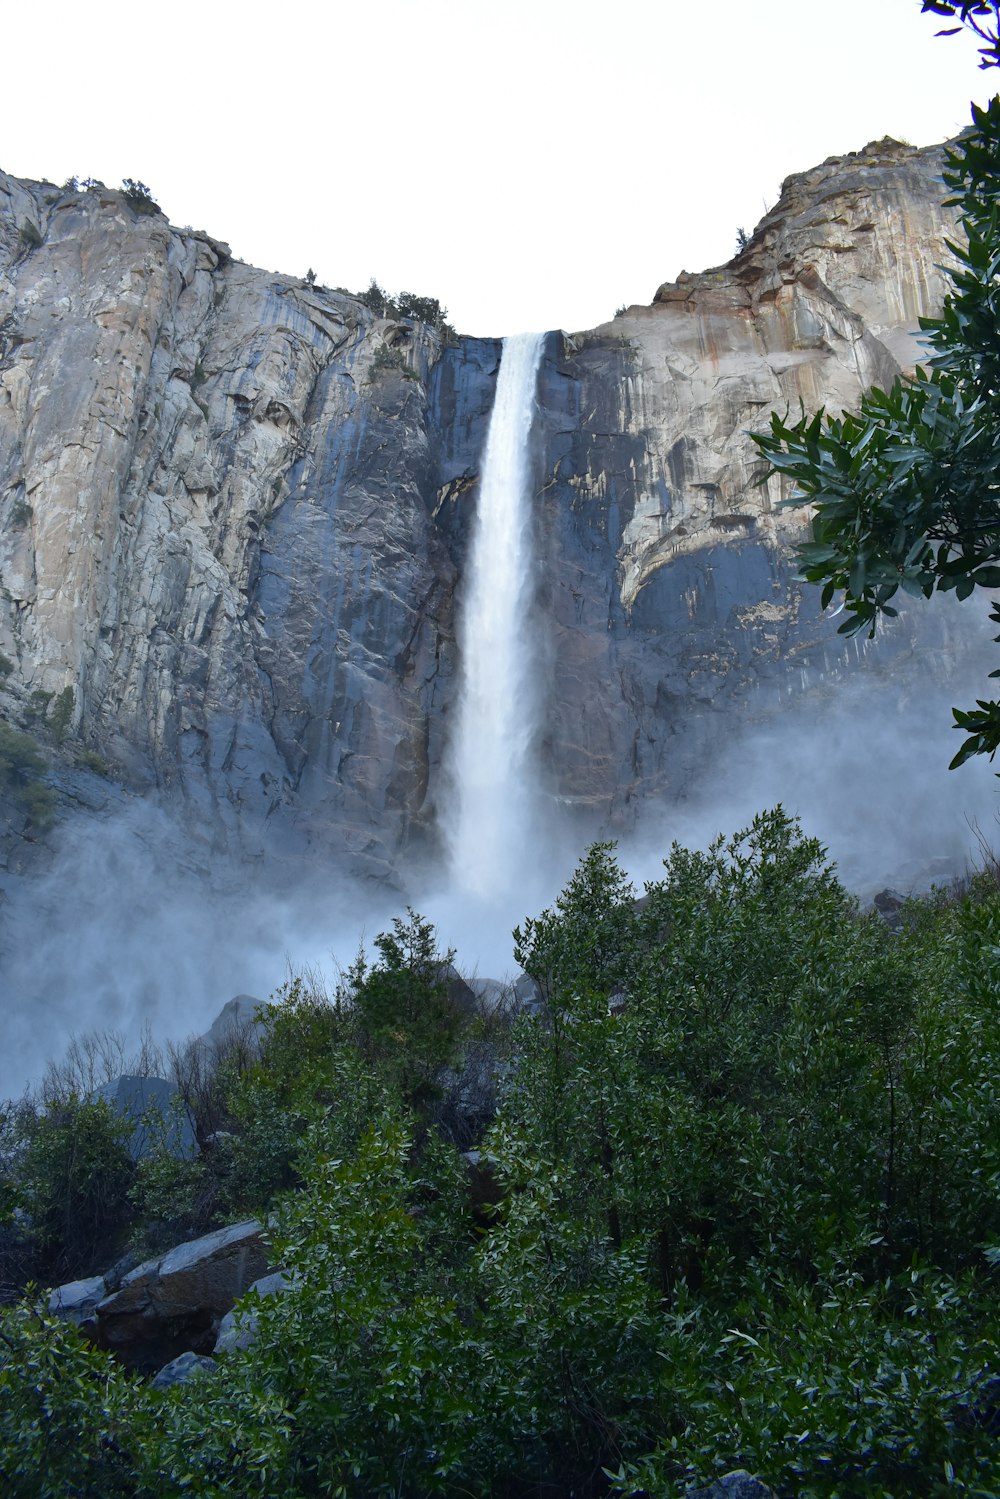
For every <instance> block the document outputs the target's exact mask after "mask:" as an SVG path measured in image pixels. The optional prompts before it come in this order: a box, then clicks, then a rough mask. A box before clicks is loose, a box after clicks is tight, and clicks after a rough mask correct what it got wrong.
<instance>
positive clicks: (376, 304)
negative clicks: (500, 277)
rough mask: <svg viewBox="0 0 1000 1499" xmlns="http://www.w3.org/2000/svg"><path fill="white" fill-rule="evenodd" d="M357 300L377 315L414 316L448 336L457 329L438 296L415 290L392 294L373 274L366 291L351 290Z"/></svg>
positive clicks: (388, 316) (416, 320)
mask: <svg viewBox="0 0 1000 1499" xmlns="http://www.w3.org/2000/svg"><path fill="white" fill-rule="evenodd" d="M349 295H351V296H353V297H354V299H355V301H358V302H361V303H363V304H364V306H365V307H367V308H368V309H369V311H370V312H374V314H375V316H376V317H387V318H412V319H413V320H414V321H415V322H418V323H427V324H428V325H429V326H430V327H431V328H437V329H438V330H439V331H440V332H442V333H444V334H445V335H446V336H450V337H452V338H453V337H454V336H455V330H454V328H452V326H451V324H450V323H449V322H448V309H447V307H442V306H441V303H440V302H439V301H438V299H437V297H418V296H416V295H415V294H414V293H413V292H409V291H401V292H399V293H397V295H396V296H390V294H389V293H388V292H387V291H386V290H385V288H384V287H382V286H379V284H378V282H377V281H376V280H375V277H374V276H373V277H372V279H371V281H370V282H369V284H368V288H367V290H365V291H356V292H351V293H349Z"/></svg>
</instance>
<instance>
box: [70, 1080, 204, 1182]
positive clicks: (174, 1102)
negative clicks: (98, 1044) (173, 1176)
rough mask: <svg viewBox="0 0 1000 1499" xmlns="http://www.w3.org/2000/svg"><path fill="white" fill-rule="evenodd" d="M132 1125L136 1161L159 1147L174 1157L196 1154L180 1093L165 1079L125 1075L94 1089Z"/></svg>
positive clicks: (132, 1149)
mask: <svg viewBox="0 0 1000 1499" xmlns="http://www.w3.org/2000/svg"><path fill="white" fill-rule="evenodd" d="M94 1096H95V1098H103V1099H104V1100H105V1102H106V1103H109V1104H111V1106H112V1108H114V1109H115V1110H117V1112H118V1113H119V1114H121V1116H122V1117H123V1118H124V1119H127V1120H128V1121H129V1122H130V1123H131V1125H132V1136H131V1139H130V1140H129V1145H128V1148H129V1154H130V1155H131V1157H132V1159H133V1160H134V1161H141V1160H142V1159H143V1157H144V1156H147V1155H149V1154H150V1153H151V1152H152V1151H154V1150H156V1149H158V1148H159V1147H160V1146H163V1147H165V1148H166V1149H167V1150H169V1152H170V1153H171V1155H174V1156H177V1157H178V1158H179V1159H181V1160H187V1159H188V1158H189V1157H190V1156H192V1155H194V1154H195V1152H196V1151H197V1148H198V1146H197V1143H196V1141H195V1137H194V1130H193V1129H192V1128H191V1121H190V1119H189V1118H188V1116H187V1114H186V1112H185V1111H184V1109H183V1107H182V1106H181V1102H180V1099H179V1098H178V1097H177V1090H176V1088H175V1087H174V1085H173V1083H168V1082H167V1080H166V1078H165V1077H132V1076H129V1075H127V1074H126V1075H123V1076H122V1077H116V1078H113V1079H112V1081H111V1082H109V1083H103V1084H102V1085H101V1087H99V1088H96V1089H95V1090H94Z"/></svg>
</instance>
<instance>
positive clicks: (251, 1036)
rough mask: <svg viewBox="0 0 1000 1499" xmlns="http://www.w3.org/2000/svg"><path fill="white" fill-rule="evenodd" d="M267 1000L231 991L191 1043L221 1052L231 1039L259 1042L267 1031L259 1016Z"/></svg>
mask: <svg viewBox="0 0 1000 1499" xmlns="http://www.w3.org/2000/svg"><path fill="white" fill-rule="evenodd" d="M266 1004H267V1001H266V1000H264V999H257V998H255V996H254V995H252V994H236V995H234V996H233V998H232V999H230V1000H228V1001H227V1002H226V1004H224V1005H223V1006H222V1009H221V1010H220V1011H219V1013H218V1015H216V1017H215V1019H214V1020H213V1021H212V1024H211V1025H210V1026H209V1028H208V1030H207V1031H206V1032H205V1034H204V1035H203V1036H199V1037H198V1040H197V1041H196V1042H195V1043H194V1044H195V1045H196V1046H204V1047H206V1048H207V1049H208V1050H209V1051H210V1052H211V1053H212V1055H213V1056H221V1055H222V1053H223V1052H224V1051H225V1050H226V1049H227V1047H228V1046H230V1045H231V1044H232V1043H233V1042H234V1041H242V1040H247V1041H249V1042H250V1043H251V1045H253V1046H254V1047H256V1046H258V1045H259V1044H260V1039H261V1037H262V1036H263V1035H264V1034H265V1032H266V1031H267V1025H266V1023H265V1022H264V1021H263V1020H261V1019H260V1018H259V1016H260V1012H261V1010H262V1009H263V1008H264V1007H265V1005H266Z"/></svg>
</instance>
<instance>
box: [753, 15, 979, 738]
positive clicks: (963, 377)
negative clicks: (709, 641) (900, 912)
mask: <svg viewBox="0 0 1000 1499" xmlns="http://www.w3.org/2000/svg"><path fill="white" fill-rule="evenodd" d="M922 9H923V10H924V11H925V12H931V13H933V14H936V15H938V16H943V17H948V18H953V19H956V20H958V21H959V22H961V23H962V24H964V25H966V26H969V27H970V28H971V29H972V30H973V31H975V33H976V35H977V36H979V37H980V38H981V39H982V42H983V45H982V46H981V47H980V49H979V50H980V53H981V55H982V63H981V66H983V67H993V66H998V65H1000V25H998V5H997V4H996V3H992V4H985V3H979V0H956V3H944V0H942V3H937V0H923V3H922ZM989 17H992V18H993V24H992V25H990V24H989V22H988V18H989ZM960 29H961V26H958V27H952V28H946V29H945V31H944V32H943V34H945V35H948V34H950V33H951V32H953V31H957V30H960ZM945 162H946V166H945V171H944V173H943V176H944V181H945V185H946V186H947V187H948V188H949V189H950V191H951V194H952V196H951V197H949V198H948V199H947V200H946V202H947V204H948V205H949V206H956V207H958V209H959V210H960V215H961V223H962V227H963V229H964V231H965V234H966V236H967V243H966V244H953V243H952V242H950V241H948V242H947V248H948V250H949V251H950V252H951V254H952V255H953V256H954V257H955V259H956V261H957V265H956V267H955V268H954V269H953V270H950V271H949V272H948V274H949V275H950V277H951V280H952V284H953V288H954V289H953V291H952V292H951V293H950V294H949V296H948V297H947V298H946V299H945V305H944V308H943V310H942V313H941V316H940V317H938V318H921V319H920V325H921V327H922V329H923V331H924V333H925V335H926V341H927V344H928V346H929V348H930V350H931V354H930V358H929V360H928V365H927V368H926V369H923V368H918V369H917V370H916V371H915V373H914V375H913V377H912V378H910V379H899V380H897V381H896V382H895V384H894V385H893V386H892V388H891V390H888V391H882V390H879V389H873V390H870V391H869V392H868V394H867V395H866V396H864V397H863V399H862V401H861V405H860V408H859V410H858V411H857V413H844V414H843V415H842V416H839V417H835V416H828V415H827V414H826V413H825V412H824V411H822V410H821V411H819V412H817V413H816V414H815V415H813V416H809V415H806V414H805V413H803V414H802V415H801V416H800V418H799V419H798V421H794V422H790V421H789V420H788V416H787V413H786V414H785V415H781V414H779V413H777V412H776V413H775V414H774V415H773V416H772V418H771V427H770V431H768V432H765V433H758V434H755V437H754V440H755V442H756V443H757V446H758V447H759V449H760V451H761V452H762V453H763V455H764V457H765V458H766V459H767V461H768V474H770V473H778V474H782V475H784V476H785V477H786V478H788V479H790V480H791V481H792V483H793V485H794V494H793V498H792V499H791V500H790V501H786V503H788V504H793V505H801V504H803V503H809V504H811V505H812V506H813V507H814V514H813V521H812V537H811V539H810V540H809V541H807V542H806V543H805V544H804V545H802V546H800V547H799V550H798V555H799V562H800V573H801V576H802V578H803V579H805V580H806V581H807V582H810V583H816V584H818V585H820V587H821V588H822V590H823V593H822V599H823V606H824V608H825V607H826V606H827V605H828V604H829V603H830V602H831V601H832V600H833V599H834V597H835V596H836V595H838V594H840V595H842V597H843V608H844V611H845V616H846V617H845V619H844V621H843V623H842V624H841V626H840V632H841V633H842V634H849V635H853V634H855V633H857V632H858V631H860V630H865V629H866V630H867V631H868V634H869V635H874V633H875V629H876V625H877V623H878V620H879V617H880V616H882V615H885V616H887V617H891V616H893V615H895V614H896V612H897V611H896V609H895V607H894V606H893V604H892V603H891V600H892V599H893V598H894V597H895V596H896V594H897V593H898V592H899V590H900V589H902V591H903V592H904V593H906V594H911V595H914V596H916V597H923V598H930V597H931V595H932V594H933V593H934V592H935V591H937V592H950V591H953V592H954V593H955V595H956V597H957V598H959V599H965V598H968V597H969V596H970V594H972V593H973V592H974V591H975V590H976V589H977V588H988V589H1000V98H994V99H992V100H991V101H990V103H989V104H987V105H986V107H985V108H983V109H980V108H978V107H977V106H976V105H973V107H972V126H971V128H969V129H968V130H966V131H965V132H964V134H963V135H962V136H961V138H960V139H959V140H958V141H957V143H956V144H955V145H954V146H953V147H952V148H949V149H948V150H946V152H945ZM990 618H991V620H992V621H993V622H994V623H995V624H998V625H1000V603H994V606H993V609H992V611H991V614H990ZM996 638H997V640H998V641H1000V635H998V636H997V637H996ZM991 676H993V677H1000V670H997V671H994V672H992V673H991ZM953 712H954V716H955V724H956V727H957V728H960V729H963V730H964V731H965V732H966V736H967V737H966V738H965V740H964V742H963V743H962V746H961V748H960V749H959V751H958V753H957V754H956V755H955V757H954V759H953V760H952V762H951V763H952V766H953V767H954V766H957V765H960V764H962V762H963V761H965V760H967V759H969V758H970V757H971V756H972V755H978V754H988V755H989V756H990V758H991V759H992V757H993V756H994V754H995V753H996V751H997V749H998V748H1000V701H996V700H987V699H984V698H981V699H979V700H978V701H977V704H976V707H975V708H973V709H970V710H964V709H958V708H956V709H954V710H953Z"/></svg>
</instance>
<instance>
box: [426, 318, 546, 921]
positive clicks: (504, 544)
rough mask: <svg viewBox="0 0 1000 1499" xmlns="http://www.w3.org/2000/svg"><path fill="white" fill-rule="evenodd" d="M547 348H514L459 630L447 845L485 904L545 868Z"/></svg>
mask: <svg viewBox="0 0 1000 1499" xmlns="http://www.w3.org/2000/svg"><path fill="white" fill-rule="evenodd" d="M543 340H544V334H540V333H521V334H518V335H517V336H516V337H513V338H505V339H504V344H503V356H502V358H501V361H500V374H499V377H498V379H497V391H496V399H495V402H494V406H493V414H492V416H491V417H490V427H489V433H488V435H487V439H486V450H485V453H484V456H483V465H482V476H481V480H480V487H479V507H478V510H477V513H476V520H475V529H474V533H473V537H472V545H471V552H470V561H469V570H468V574H467V578H466V588H465V595H464V601H463V605H462V608H461V612H460V615H459V621H458V640H459V647H460V651H461V681H460V687H459V694H458V715H457V718H458V721H457V725H456V729H455V733H454V736H453V739H452V751H451V780H452V785H453V791H454V798H453V801H452V804H451V805H450V806H449V808H448V810H447V812H446V814H445V837H446V840H447V843H448V849H449V855H450V863H451V871H452V879H453V880H454V881H455V882H456V883H457V884H458V885H459V887H460V888H464V889H465V890H467V891H468V892H469V894H470V895H472V896H474V897H475V898H477V899H479V900H489V899H491V898H493V897H499V896H503V895H504V894H505V893H510V892H511V891H512V890H513V889H514V888H515V886H516V884H517V883H518V881H519V876H520V874H521V872H522V871H523V869H524V867H525V864H526V863H530V862H531V861H532V860H533V859H534V858H537V847H535V849H534V852H533V846H534V838H533V833H534V835H535V837H537V828H533V822H534V820H535V818H536V815H537V791H536V776H535V771H534V767H533V765H532V763H531V757H532V748H533V744H532V741H533V739H534V734H535V727H536V720H537V677H538V671H537V662H536V657H535V652H534V650H533V641H532V631H531V621H530V614H531V607H532V602H533V597H534V579H535V547H534V545H533V538H532V526H531V493H530V490H531V462H530V455H529V438H530V435H531V426H532V419H533V416H534V409H535V385H536V382H537V377H538V366H539V363H540V361H541V356H542V344H543Z"/></svg>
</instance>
